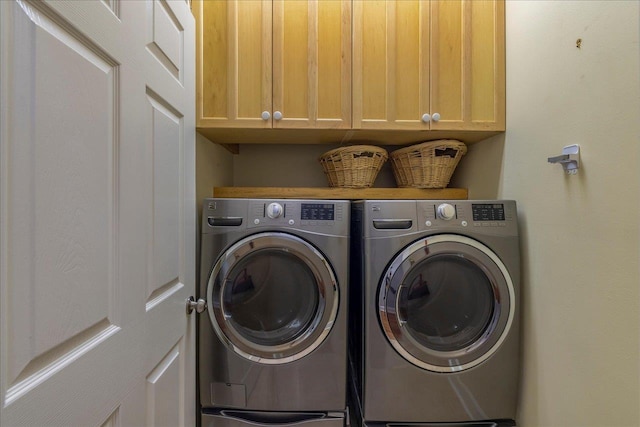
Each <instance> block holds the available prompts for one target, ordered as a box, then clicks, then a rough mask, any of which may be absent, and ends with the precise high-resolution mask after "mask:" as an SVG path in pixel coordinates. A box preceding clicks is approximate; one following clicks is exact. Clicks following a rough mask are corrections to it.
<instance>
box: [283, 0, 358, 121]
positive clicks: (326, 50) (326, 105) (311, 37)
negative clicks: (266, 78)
mask: <svg viewBox="0 0 640 427" xmlns="http://www.w3.org/2000/svg"><path fill="white" fill-rule="evenodd" d="M273 113H274V122H273V127H277V128H349V127H351V1H350V0H339V1H336V0H310V1H300V0H274V2H273Z"/></svg>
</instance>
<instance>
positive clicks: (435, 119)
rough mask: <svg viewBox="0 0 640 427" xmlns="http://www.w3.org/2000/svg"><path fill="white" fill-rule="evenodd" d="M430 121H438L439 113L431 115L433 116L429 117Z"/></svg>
mask: <svg viewBox="0 0 640 427" xmlns="http://www.w3.org/2000/svg"><path fill="white" fill-rule="evenodd" d="M431 120H433V121H434V122H437V121H438V120H440V113H433V115H432V116H431Z"/></svg>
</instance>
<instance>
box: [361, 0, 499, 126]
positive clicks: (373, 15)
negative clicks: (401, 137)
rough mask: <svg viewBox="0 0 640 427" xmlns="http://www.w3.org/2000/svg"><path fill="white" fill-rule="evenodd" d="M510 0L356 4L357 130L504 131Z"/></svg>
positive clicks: (434, 0)
mask: <svg viewBox="0 0 640 427" xmlns="http://www.w3.org/2000/svg"><path fill="white" fill-rule="evenodd" d="M504 25H505V23H504V0H403V1H394V0H387V1H384V0H383V1H363V0H354V1H353V28H354V40H353V127H354V128H356V129H380V130H383V129H396V130H397V129H404V130H435V131H503V130H504V129H505V57H504V54H505V53H504Z"/></svg>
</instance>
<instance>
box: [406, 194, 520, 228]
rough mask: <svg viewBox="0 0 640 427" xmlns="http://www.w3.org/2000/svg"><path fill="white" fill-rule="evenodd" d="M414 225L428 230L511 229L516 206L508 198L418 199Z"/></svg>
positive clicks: (513, 225) (513, 223) (514, 224)
mask: <svg viewBox="0 0 640 427" xmlns="http://www.w3.org/2000/svg"><path fill="white" fill-rule="evenodd" d="M417 210H418V227H419V229H421V230H428V229H434V228H440V227H446V228H457V227H460V228H463V229H464V228H468V227H469V228H476V227H480V228H482V229H487V230H488V229H495V232H498V233H503V232H504V231H507V230H510V229H515V228H516V227H517V224H516V205H515V202H513V201H510V200H488V201H483V200H478V201H474V200H449V201H441V202H437V201H418V202H417Z"/></svg>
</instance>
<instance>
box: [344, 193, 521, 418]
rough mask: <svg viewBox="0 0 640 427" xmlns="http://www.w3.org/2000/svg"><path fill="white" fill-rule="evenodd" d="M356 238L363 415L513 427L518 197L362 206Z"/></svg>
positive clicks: (357, 356)
mask: <svg viewBox="0 0 640 427" xmlns="http://www.w3.org/2000/svg"><path fill="white" fill-rule="evenodd" d="M352 245H353V248H352V257H353V258H352V259H353V264H352V280H351V282H350V286H351V290H352V297H351V304H352V309H351V312H352V324H351V328H352V330H351V333H350V337H351V354H350V359H351V364H352V372H353V383H352V384H353V394H354V396H355V399H354V402H356V403H355V404H354V409H355V410H356V412H358V413H359V415H360V417H359V418H357V421H358V422H361V421H362V420H364V423H365V424H366V425H369V426H372V425H376V424H378V423H380V424H394V423H403V424H406V423H419V424H421V425H429V424H430V423H434V424H436V423H453V424H447V426H449V427H451V426H457V425H461V426H463V425H473V426H484V425H486V426H498V425H500V426H511V425H515V422H514V419H515V414H516V402H517V391H518V370H519V321H518V318H519V294H520V289H519V288H520V280H519V279H520V261H519V260H520V255H519V240H518V225H517V216H516V204H515V202H514V201H508V200H499V201H495V200H491V201H416V200H403V201H364V202H356V203H354V204H353V208H352ZM358 297H360V298H358ZM438 425H440V424H438Z"/></svg>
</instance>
